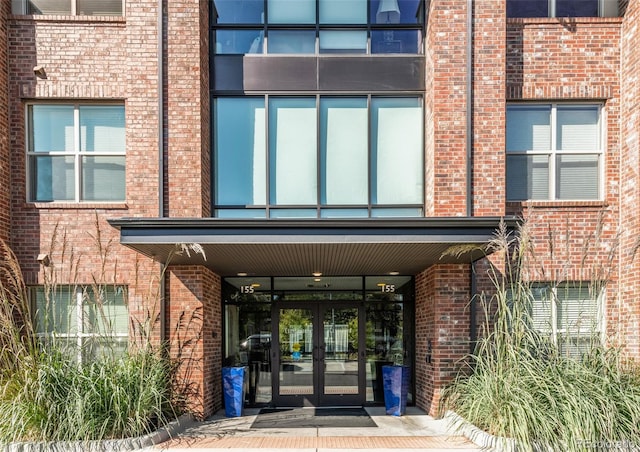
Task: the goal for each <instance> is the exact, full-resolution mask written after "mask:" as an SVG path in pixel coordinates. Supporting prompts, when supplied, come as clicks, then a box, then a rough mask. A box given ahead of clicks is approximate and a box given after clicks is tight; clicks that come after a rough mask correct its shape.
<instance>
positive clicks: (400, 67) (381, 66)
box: [318, 56, 425, 92]
mask: <svg viewBox="0 0 640 452" xmlns="http://www.w3.org/2000/svg"><path fill="white" fill-rule="evenodd" d="M424 64H425V60H424V57H420V56H406V57H405V56H392V57H390V56H384V57H382V56H370V57H321V58H320V62H319V75H318V79H319V85H320V86H319V88H320V90H322V91H325V90H326V91H364V92H376V91H396V92H397V91H423V90H424V89H425V75H424V71H425V69H424Z"/></svg>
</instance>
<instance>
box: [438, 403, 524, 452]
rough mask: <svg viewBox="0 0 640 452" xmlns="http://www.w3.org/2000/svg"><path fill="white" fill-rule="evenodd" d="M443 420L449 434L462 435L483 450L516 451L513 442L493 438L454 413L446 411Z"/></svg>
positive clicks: (506, 439) (507, 439)
mask: <svg viewBox="0 0 640 452" xmlns="http://www.w3.org/2000/svg"><path fill="white" fill-rule="evenodd" d="M443 419H444V420H445V421H446V423H447V426H448V428H449V430H450V431H451V432H453V433H456V434H461V435H463V436H464V437H466V438H467V439H468V440H469V441H471V442H472V443H474V444H475V445H476V446H478V447H481V448H482V449H483V450H487V451H495V452H516V451H517V450H518V447H517V443H516V441H515V440H513V439H511V438H502V437H499V436H493V435H491V434H489V433H487V432H485V431H484V430H481V429H479V428H478V427H476V426H475V425H473V424H472V423H470V422H468V421H466V420H465V419H464V418H463V417H461V416H460V415H458V414H457V413H456V412H454V411H447V412H446V413H445V415H444V418H443Z"/></svg>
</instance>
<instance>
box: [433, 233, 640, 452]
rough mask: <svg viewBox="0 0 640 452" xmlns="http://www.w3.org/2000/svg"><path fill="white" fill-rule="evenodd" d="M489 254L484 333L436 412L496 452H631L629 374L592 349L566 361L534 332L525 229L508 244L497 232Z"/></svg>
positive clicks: (636, 415) (637, 381) (636, 395)
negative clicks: (492, 440)
mask: <svg viewBox="0 0 640 452" xmlns="http://www.w3.org/2000/svg"><path fill="white" fill-rule="evenodd" d="M491 251H493V252H494V253H497V254H494V257H496V256H497V257H498V258H499V259H497V261H499V262H500V264H499V267H498V265H493V266H491V267H490V268H491V269H490V271H489V275H490V278H491V280H492V285H493V286H494V290H493V292H492V294H491V295H487V294H483V295H482V296H481V297H480V298H481V304H482V306H484V315H485V319H486V325H485V326H484V329H485V334H484V335H483V337H482V338H481V339H480V340H479V341H478V343H477V347H476V349H475V351H474V353H472V354H471V355H470V356H469V357H468V360H465V364H464V367H463V369H462V370H461V371H460V373H459V375H458V376H457V377H456V378H455V379H454V381H453V382H452V383H451V384H450V385H448V386H447V387H446V388H445V389H444V390H443V392H442V397H441V404H440V409H441V410H442V411H445V410H453V411H455V412H456V413H457V414H459V415H460V416H461V417H463V418H464V419H465V420H466V421H468V422H471V423H472V424H474V425H476V426H477V427H479V428H480V429H482V430H485V431H486V432H488V433H490V434H492V435H495V436H497V437H500V438H503V439H505V444H506V440H507V439H511V440H513V441H514V442H515V444H517V448H518V450H525V451H545V452H548V451H562V452H564V451H585V450H638V449H637V448H640V378H639V375H640V372H639V371H638V367H637V366H634V365H633V364H632V363H628V362H625V361H624V359H623V358H622V356H621V354H620V351H619V350H618V349H616V348H615V347H612V348H604V346H602V345H600V341H599V340H593V341H592V342H591V344H592V345H591V346H590V348H589V350H587V351H586V352H585V353H583V354H582V355H580V356H568V354H566V353H564V352H563V351H562V349H561V347H560V344H558V343H557V342H556V341H554V340H553V339H552V338H551V337H550V336H549V335H548V334H543V333H540V332H539V328H535V325H534V319H533V316H532V314H531V312H532V301H533V299H534V298H533V291H532V289H533V287H532V285H531V283H529V282H528V278H527V277H526V276H525V274H524V273H525V269H526V267H527V265H530V264H531V258H532V253H533V251H532V244H531V242H530V237H529V231H528V226H527V224H526V222H523V223H522V224H521V225H520V227H519V228H518V230H517V231H516V233H515V234H513V235H512V234H510V233H509V232H508V231H507V230H506V228H505V227H504V226H503V227H501V228H500V230H499V231H498V232H497V233H496V236H495V239H494V240H493V242H492V243H491ZM494 260H495V259H494ZM593 283H594V284H595V285H600V286H601V285H602V282H601V281H599V282H596V281H594V282H593ZM633 448H636V449H633Z"/></svg>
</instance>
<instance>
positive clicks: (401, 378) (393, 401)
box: [382, 366, 410, 416]
mask: <svg viewBox="0 0 640 452" xmlns="http://www.w3.org/2000/svg"><path fill="white" fill-rule="evenodd" d="M409 372H410V368H409V366H382V387H383V389H384V407H385V410H386V413H387V414H390V415H392V416H402V415H403V414H404V413H405V412H406V410H407V393H408V392H409V382H410V374H409Z"/></svg>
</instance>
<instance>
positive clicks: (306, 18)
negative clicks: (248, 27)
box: [267, 0, 316, 24]
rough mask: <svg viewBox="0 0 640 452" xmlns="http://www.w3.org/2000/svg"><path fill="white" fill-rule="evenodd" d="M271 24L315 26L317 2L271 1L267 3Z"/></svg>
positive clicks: (306, 0) (308, 0) (305, 0)
mask: <svg viewBox="0 0 640 452" xmlns="http://www.w3.org/2000/svg"><path fill="white" fill-rule="evenodd" d="M267 8H268V12H269V23H271V24H314V23H315V22H316V2H315V0H269V1H268V2H267Z"/></svg>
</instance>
